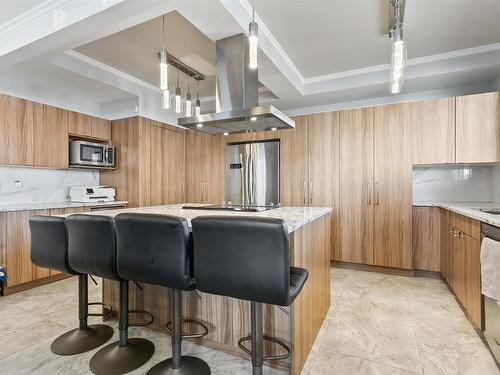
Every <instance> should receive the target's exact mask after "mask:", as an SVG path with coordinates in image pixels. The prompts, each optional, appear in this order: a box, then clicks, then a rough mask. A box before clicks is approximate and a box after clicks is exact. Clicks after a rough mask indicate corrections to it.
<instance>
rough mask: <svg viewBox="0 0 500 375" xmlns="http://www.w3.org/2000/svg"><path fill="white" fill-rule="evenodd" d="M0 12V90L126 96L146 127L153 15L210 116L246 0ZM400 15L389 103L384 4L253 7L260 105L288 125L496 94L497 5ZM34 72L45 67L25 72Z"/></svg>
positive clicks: (445, 6) (24, 5)
mask: <svg viewBox="0 0 500 375" xmlns="http://www.w3.org/2000/svg"><path fill="white" fill-rule="evenodd" d="M0 2H1V3H2V4H1V5H5V6H4V7H3V8H2V12H1V14H0V91H1V89H2V82H1V77H2V75H5V76H8V77H9V78H10V79H11V80H10V81H9V82H12V79H13V78H17V79H19V80H28V79H29V80H31V81H37V79H36V76H37V75H43V72H44V69H46V71H47V72H50V74H51V76H52V77H54V78H53V80H52V81H53V83H51V80H49V79H39V80H38V82H36V83H37V84H40V85H51V84H52V85H53V86H54V87H55V88H57V89H58V90H63V89H64V88H65V85H67V86H70V88H71V90H75V92H76V91H78V90H79V86H81V89H80V90H81V93H82V95H84V96H87V97H88V99H89V100H95V101H99V102H101V103H107V102H110V101H120V100H124V99H129V98H130V97H136V98H137V100H138V101H137V102H138V103H139V107H138V108H139V111H141V110H148V111H152V112H151V113H152V114H151V116H152V117H154V116H160V117H161V116H163V113H164V112H162V110H161V108H160V107H159V99H158V98H159V94H160V90H159V88H158V83H159V82H158V81H159V77H158V76H159V72H158V59H157V52H158V51H159V49H160V48H161V22H162V18H161V16H162V15H163V14H166V21H167V22H166V25H167V49H168V51H169V52H170V53H171V54H173V55H174V56H176V57H178V58H179V59H181V60H182V61H184V62H185V63H187V64H188V65H191V66H192V67H193V68H195V69H197V70H200V71H201V72H203V73H204V74H206V75H207V79H206V81H205V82H203V83H202V84H201V86H200V93H201V96H202V97H203V100H202V101H203V104H202V109H203V111H204V112H207V111H213V110H214V94H215V77H214V72H215V49H214V48H215V47H214V46H215V41H216V40H217V39H219V38H223V37H226V36H230V35H234V34H237V33H241V32H244V33H246V32H247V28H248V22H249V21H250V18H251V13H252V12H251V11H252V8H251V2H250V1H248V0H190V1H185V0H148V1H138V0H95V1H92V2H89V1H86V2H85V1H80V0H76V1H72V0H45V1H43V2H41V3H40V2H36V1H31V0H25V1H23V0H21V1H11V0H0ZM406 4H407V5H406V11H405V26H404V30H405V40H406V42H407V45H408V65H407V69H406V84H405V86H404V89H403V92H402V93H401V94H399V95H396V96H391V95H390V94H389V93H388V78H389V62H390V40H389V38H388V36H387V28H388V12H389V0H255V7H256V19H257V22H258V23H259V48H260V53H259V80H260V81H261V82H262V84H263V85H264V86H265V87H266V88H262V89H261V90H260V93H261V95H260V100H261V102H266V103H272V104H273V105H275V106H276V107H278V108H279V109H281V110H284V111H287V112H288V113H290V114H293V113H306V112H307V111H315V110H321V109H324V110H328V109H337V108H350V107H355V106H362V105H368V104H370V103H371V104H373V103H386V102H393V101H401V100H415V99H422V98H427V97H439V96H445V95H459V94H467V93H475V92H483V91H489V90H496V89H500V22H498V19H500V1H498V0H474V1H471V0H407V1H406ZM15 17H17V18H16V22H8V21H12V20H13V19H14V18H15ZM33 20H37V22H36V23H34V22H32V21H33ZM55 20H56V21H57V22H55ZM2 23H3V24H2ZM36 61H43V62H44V63H40V64H39V66H38V67H37V69H34V68H31V67H33V66H34V65H33V64H35V63H36ZM49 65H51V66H50V67H49ZM58 71H59V72H60V73H61V74H58V73H57V72H58ZM71 75H75V76H78V77H79V78H78V79H76V78H74V79H72V78H70V76H71ZM170 76H171V80H172V81H173V80H174V79H175V74H170ZM172 81H171V82H172ZM78 82H81V83H80V84H79V83H78ZM92 82H95V85H94V93H95V95H94V96H92ZM181 82H182V83H181V86H182V88H183V91H185V87H186V80H185V79H184V80H183V79H182V78H181ZM102 85H105V87H106V89H103V86H102ZM192 87H193V86H192ZM114 89H115V91H113V90H114ZM193 91H194V90H193ZM271 93H273V94H271ZM115 107H116V106H115ZM153 107H157V108H154V110H153ZM153 112H154V113H153ZM168 116H170V117H169V119H170V120H171V121H173V122H175V114H172V113H168ZM168 116H167V117H168Z"/></svg>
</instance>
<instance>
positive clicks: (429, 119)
mask: <svg viewBox="0 0 500 375" xmlns="http://www.w3.org/2000/svg"><path fill="white" fill-rule="evenodd" d="M409 105H410V110H411V117H410V121H411V130H412V143H413V144H412V149H413V164H444V163H454V162H455V98H446V99H438V100H426V101H422V102H414V103H410V104H409Z"/></svg>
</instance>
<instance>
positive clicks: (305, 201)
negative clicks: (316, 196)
mask: <svg viewBox="0 0 500 375" xmlns="http://www.w3.org/2000/svg"><path fill="white" fill-rule="evenodd" d="M306 203H307V185H306V180H304V205H305V204H306Z"/></svg>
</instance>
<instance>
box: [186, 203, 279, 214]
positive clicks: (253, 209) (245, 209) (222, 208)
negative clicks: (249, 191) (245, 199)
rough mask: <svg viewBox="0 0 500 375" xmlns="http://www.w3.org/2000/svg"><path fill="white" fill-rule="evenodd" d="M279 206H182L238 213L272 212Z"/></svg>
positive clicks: (187, 208)
mask: <svg viewBox="0 0 500 375" xmlns="http://www.w3.org/2000/svg"><path fill="white" fill-rule="evenodd" d="M277 207H279V206H244V205H235V204H209V205H207V206H184V207H182V208H183V209H185V210H214V211H239V212H261V211H267V210H272V209H273V208H277Z"/></svg>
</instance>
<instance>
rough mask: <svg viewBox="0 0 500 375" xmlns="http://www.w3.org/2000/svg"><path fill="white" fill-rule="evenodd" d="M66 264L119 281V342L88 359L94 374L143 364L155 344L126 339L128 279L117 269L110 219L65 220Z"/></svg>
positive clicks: (82, 217)
mask: <svg viewBox="0 0 500 375" xmlns="http://www.w3.org/2000/svg"><path fill="white" fill-rule="evenodd" d="M66 223H67V227H68V234H69V263H70V265H71V267H72V268H73V269H75V270H76V271H78V272H82V273H83V272H84V273H88V274H91V275H97V276H100V277H102V278H105V279H109V280H116V281H119V283H120V311H119V332H120V338H119V341H117V342H114V343H112V344H109V345H107V346H105V347H104V348H102V349H100V350H99V351H98V352H97V353H95V354H94V356H93V357H92V358H91V360H90V364H89V366H90V369H91V370H92V372H94V373H95V374H99V375H101V374H102V375H111V374H125V373H127V372H130V371H133V370H135V369H138V368H139V367H141V366H142V365H143V364H145V363H146V362H147V361H148V360H149V359H150V358H151V357H152V356H153V353H154V345H153V343H152V342H151V341H149V340H146V339H143V338H137V337H134V338H131V339H129V338H128V326H129V324H128V313H129V310H128V306H129V303H128V298H129V297H128V280H127V279H124V278H123V277H121V276H120V275H119V273H118V272H117V264H116V234H115V226H114V223H113V219H112V218H111V217H107V216H97V215H83V214H78V215H71V216H68V217H67V219H66Z"/></svg>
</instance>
